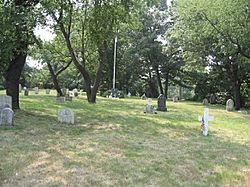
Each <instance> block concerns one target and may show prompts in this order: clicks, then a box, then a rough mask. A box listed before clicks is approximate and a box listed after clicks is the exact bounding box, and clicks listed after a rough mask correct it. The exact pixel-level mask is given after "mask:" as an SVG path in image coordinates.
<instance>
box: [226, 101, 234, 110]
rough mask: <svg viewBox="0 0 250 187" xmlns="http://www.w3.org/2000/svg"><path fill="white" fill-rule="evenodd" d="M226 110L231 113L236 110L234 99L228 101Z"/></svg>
mask: <svg viewBox="0 0 250 187" xmlns="http://www.w3.org/2000/svg"><path fill="white" fill-rule="evenodd" d="M226 110H227V111H229V112H230V111H233V110H234V101H233V100H232V99H228V100H227V103H226Z"/></svg>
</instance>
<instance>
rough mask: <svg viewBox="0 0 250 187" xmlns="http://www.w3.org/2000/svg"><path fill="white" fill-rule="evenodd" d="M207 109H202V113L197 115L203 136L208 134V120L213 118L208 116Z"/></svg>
mask: <svg viewBox="0 0 250 187" xmlns="http://www.w3.org/2000/svg"><path fill="white" fill-rule="evenodd" d="M208 113H209V109H208V108H205V109H204V115H203V116H199V121H200V122H201V129H202V133H203V135H204V136H207V135H208V122H209V121H212V120H214V117H213V116H209V114H208Z"/></svg>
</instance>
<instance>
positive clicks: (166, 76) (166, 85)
mask: <svg viewBox="0 0 250 187" xmlns="http://www.w3.org/2000/svg"><path fill="white" fill-rule="evenodd" d="M165 79H166V80H165V96H166V99H167V98H168V82H169V80H168V73H167V74H166V75H165Z"/></svg>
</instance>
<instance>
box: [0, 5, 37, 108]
mask: <svg viewBox="0 0 250 187" xmlns="http://www.w3.org/2000/svg"><path fill="white" fill-rule="evenodd" d="M37 3H38V0H30V1H25V0H14V1H1V4H0V10H1V11H0V17H1V20H2V23H1V29H0V33H1V39H0V41H1V51H0V60H1V61H0V62H1V64H2V65H1V71H4V77H5V81H6V94H7V95H9V96H11V97H12V106H13V108H14V109H19V108H20V107H19V90H18V85H19V80H20V76H21V72H22V69H23V67H24V64H25V61H26V57H27V51H28V46H29V44H30V43H31V40H30V34H31V31H32V29H33V28H34V25H35V22H34V19H33V16H34V15H33V14H34V7H35V5H36V4H37Z"/></svg>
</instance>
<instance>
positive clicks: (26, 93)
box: [23, 87, 29, 96]
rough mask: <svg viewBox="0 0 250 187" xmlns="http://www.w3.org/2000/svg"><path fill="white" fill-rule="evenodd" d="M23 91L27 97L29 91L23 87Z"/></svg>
mask: <svg viewBox="0 0 250 187" xmlns="http://www.w3.org/2000/svg"><path fill="white" fill-rule="evenodd" d="M23 89H24V95H25V96H29V89H28V88H26V87H23Z"/></svg>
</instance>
